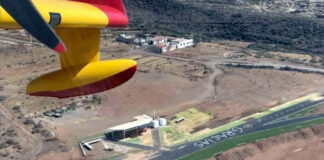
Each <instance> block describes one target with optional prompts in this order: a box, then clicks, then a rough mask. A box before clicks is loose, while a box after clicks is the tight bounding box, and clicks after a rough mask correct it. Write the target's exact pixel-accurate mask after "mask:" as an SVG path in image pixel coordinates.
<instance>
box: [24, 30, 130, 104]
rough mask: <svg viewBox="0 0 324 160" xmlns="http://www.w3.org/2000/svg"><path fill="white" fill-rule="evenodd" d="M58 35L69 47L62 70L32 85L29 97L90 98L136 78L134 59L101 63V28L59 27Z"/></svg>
mask: <svg viewBox="0 0 324 160" xmlns="http://www.w3.org/2000/svg"><path fill="white" fill-rule="evenodd" d="M56 33H57V34H58V36H59V37H60V38H61V39H62V41H63V42H64V43H65V45H66V47H67V52H66V53H64V54H60V61H61V68H62V69H61V70H59V71H55V72H52V73H49V74H46V75H43V76H41V77H40V78H38V79H35V80H33V81H32V82H30V83H29V85H28V86H27V93H28V94H30V95H35V96H51V97H58V98H67V97H73V96H78V95H87V94H92V93H97V92H100V91H105V90H108V89H111V88H114V87H117V86H119V85H121V84H122V83H124V82H126V81H127V80H129V79H130V78H131V77H132V76H133V75H134V73H135V71H136V62H135V61H133V60H127V59H119V60H110V61H103V62H100V61H99V59H100V58H99V57H100V54H99V43H100V29H97V28H58V29H56Z"/></svg>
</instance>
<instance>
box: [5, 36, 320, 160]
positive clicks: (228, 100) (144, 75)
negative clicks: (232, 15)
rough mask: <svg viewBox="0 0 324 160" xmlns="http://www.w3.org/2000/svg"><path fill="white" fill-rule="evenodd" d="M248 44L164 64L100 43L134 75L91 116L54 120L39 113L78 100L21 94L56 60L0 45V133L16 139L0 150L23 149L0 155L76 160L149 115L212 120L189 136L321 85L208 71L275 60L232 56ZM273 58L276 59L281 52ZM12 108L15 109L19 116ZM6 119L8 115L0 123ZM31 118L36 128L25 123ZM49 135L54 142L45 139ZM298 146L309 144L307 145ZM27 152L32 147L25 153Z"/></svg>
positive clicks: (194, 51) (293, 77)
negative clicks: (131, 62) (92, 139)
mask: <svg viewBox="0 0 324 160" xmlns="http://www.w3.org/2000/svg"><path fill="white" fill-rule="evenodd" d="M19 34H21V33H19ZM27 39H28V38H27ZM1 44H2V43H1ZM247 45H248V44H247V43H241V42H235V41H222V42H217V43H200V44H199V45H198V46H197V47H196V48H188V49H184V50H182V51H176V52H171V53H168V54H167V55H169V56H170V57H161V56H156V55H148V54H140V53H141V52H142V51H140V50H138V49H137V50H135V52H134V49H133V48H132V46H130V45H125V44H120V43H117V42H114V41H113V40H110V39H106V40H103V41H102V56H101V57H102V59H104V60H106V59H113V58H117V57H123V58H131V59H135V60H136V61H137V62H138V64H139V70H138V72H137V73H136V75H135V76H134V78H133V79H131V80H130V81H129V82H127V83H126V84H125V85H123V86H121V87H118V88H116V89H113V90H111V91H108V92H104V93H100V94H97V96H99V97H101V98H103V100H104V102H103V104H101V105H99V106H96V107H93V108H92V109H83V108H79V109H77V110H75V111H69V112H67V113H66V114H64V116H63V117H62V118H59V119H55V118H48V117H44V116H42V112H44V111H47V110H50V109H55V108H59V107H62V106H63V105H65V104H68V103H70V102H72V101H74V100H78V99H79V98H74V99H64V100H58V99H55V98H40V97H30V96H26V95H25V87H26V85H27V84H28V82H29V81H30V80H31V79H33V78H36V77H37V76H39V75H41V74H44V73H47V72H50V71H54V70H56V69H58V68H59V60H58V55H57V54H56V53H53V52H52V51H50V50H48V49H46V48H45V47H41V46H36V45H35V46H34V47H30V46H26V45H23V44H21V43H18V44H11V45H8V44H5V45H0V59H1V63H0V78H1V80H0V86H1V87H3V91H1V90H0V95H1V96H4V97H5V99H4V100H2V102H1V104H2V105H3V106H4V108H5V109H6V110H7V111H8V112H4V108H0V111H1V112H0V118H1V120H2V119H3V118H4V119H7V120H4V121H1V125H0V133H1V134H3V133H5V132H8V131H7V130H8V129H10V128H13V130H14V131H11V130H9V132H8V133H9V134H11V133H14V134H15V133H17V134H15V136H1V141H0V143H2V141H3V140H10V139H13V140H14V142H18V141H19V145H21V146H22V148H23V149H19V146H18V144H15V143H13V144H12V145H10V146H9V147H8V146H7V147H3V148H0V156H3V154H6V153H7V152H8V155H7V157H10V156H14V158H13V159H24V158H23V157H27V156H30V157H32V156H36V155H37V157H38V158H39V159H44V160H45V159H46V160H48V159H59V158H61V159H77V158H79V156H80V153H79V150H78V147H77V145H76V141H77V140H78V139H79V138H81V137H84V136H87V135H91V134H94V133H97V132H101V131H103V130H105V129H106V128H108V127H111V126H113V125H116V124H120V123H122V122H127V121H129V120H131V119H132V117H133V116H136V115H139V114H148V115H151V116H152V115H153V112H155V113H156V114H157V115H167V117H170V116H173V115H175V114H176V113H179V112H181V111H183V110H185V109H188V108H192V107H193V108H196V109H198V110H199V111H202V112H208V113H211V115H212V119H211V121H209V122H208V123H207V124H200V123H199V125H198V126H195V128H193V129H194V130H200V129H202V128H206V127H210V128H214V127H216V126H219V125H221V124H224V123H227V122H229V121H231V120H234V119H238V118H239V117H242V116H246V115H249V114H252V113H255V112H258V111H261V110H265V109H268V108H271V107H273V106H275V105H278V104H280V103H283V102H286V101H289V100H292V99H295V98H298V97H300V96H303V95H306V94H308V93H310V92H313V91H316V90H317V89H318V88H319V87H321V86H323V85H324V81H323V76H321V75H316V74H304V73H296V72H282V71H276V70H262V69H249V70H248V69H235V68H227V67H219V68H216V67H214V66H213V65H210V63H213V62H217V61H221V60H237V59H240V60H246V61H258V60H260V59H261V60H268V61H281V60H276V59H275V58H269V57H265V56H264V57H260V58H258V57H257V56H253V54H246V53H243V58H242V56H238V55H237V54H236V53H238V52H241V51H242V50H244V48H245V47H246V46H247ZM252 52H253V51H251V53H252ZM143 53H144V51H143ZM224 53H228V54H224ZM249 53H250V51H249ZM255 54H257V52H255ZM274 54H275V56H280V54H281V53H280V54H279V55H278V53H274ZM282 54H283V53H282ZM233 55H234V56H233ZM239 55H241V54H239ZM173 56H177V57H184V58H189V59H190V60H185V59H179V58H174V57H173ZM291 56H293V55H289V57H291ZM294 58H295V57H294ZM297 58H306V62H307V61H308V59H307V56H306V57H305V56H302V57H297ZM196 60H200V61H196ZM204 61H206V63H205V62H204ZM15 106H19V109H17V108H14V107H15ZM5 113H6V114H7V115H8V116H2V115H6V114H5ZM36 115H38V116H36ZM39 115H40V116H39ZM30 118H32V120H34V122H30V121H29V120H31V119H30ZM39 121H41V123H39ZM24 123H25V124H24ZM186 130H189V129H186ZM52 131H53V132H54V133H55V136H56V137H57V138H58V139H49V138H48V137H47V136H49V135H48V134H49V133H50V132H52ZM6 134H7V133H6ZM41 135H42V136H41ZM2 137H6V138H5V139H2ZM26 137H30V138H27V139H26ZM303 142H304V143H305V144H310V141H303ZM5 143H7V142H5ZM9 143H11V141H10V142H9ZM16 145H17V146H16ZM29 145H31V146H36V147H32V148H31V147H29ZM37 146H38V147H37ZM19 150H21V151H19ZM29 150H30V151H29ZM27 154H28V155H27ZM101 156H102V155H101ZM54 157H55V158H54ZM1 158H2V157H1ZM1 158H0V159H1ZM92 158H93V159H96V158H98V157H95V156H94V157H92Z"/></svg>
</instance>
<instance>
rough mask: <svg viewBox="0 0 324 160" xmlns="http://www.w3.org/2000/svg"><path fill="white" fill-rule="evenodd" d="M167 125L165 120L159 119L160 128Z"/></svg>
mask: <svg viewBox="0 0 324 160" xmlns="http://www.w3.org/2000/svg"><path fill="white" fill-rule="evenodd" d="M166 125H167V120H166V119H165V118H160V126H161V127H163V126H166Z"/></svg>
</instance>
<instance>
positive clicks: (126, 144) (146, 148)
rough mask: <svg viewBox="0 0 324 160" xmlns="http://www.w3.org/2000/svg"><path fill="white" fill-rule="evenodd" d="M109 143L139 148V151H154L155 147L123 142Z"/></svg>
mask: <svg viewBox="0 0 324 160" xmlns="http://www.w3.org/2000/svg"><path fill="white" fill-rule="evenodd" d="M105 141H108V140H105ZM108 142H109V143H113V144H118V145H122V146H127V147H133V148H139V149H143V150H153V147H151V146H145V145H141V144H135V143H128V142H123V141H108Z"/></svg>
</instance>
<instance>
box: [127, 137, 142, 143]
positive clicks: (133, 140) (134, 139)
mask: <svg viewBox="0 0 324 160" xmlns="http://www.w3.org/2000/svg"><path fill="white" fill-rule="evenodd" d="M125 142H128V143H134V144H142V143H143V142H142V140H141V138H139V137H135V138H129V139H127V140H125Z"/></svg>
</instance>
